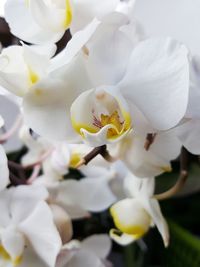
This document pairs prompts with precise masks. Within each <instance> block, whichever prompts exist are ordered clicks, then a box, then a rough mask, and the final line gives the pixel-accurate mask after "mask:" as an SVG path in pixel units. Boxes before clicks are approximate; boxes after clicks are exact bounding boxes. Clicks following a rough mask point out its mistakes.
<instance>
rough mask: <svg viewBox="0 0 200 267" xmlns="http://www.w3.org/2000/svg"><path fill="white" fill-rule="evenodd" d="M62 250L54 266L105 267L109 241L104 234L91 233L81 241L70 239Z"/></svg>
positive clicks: (109, 247) (109, 245) (109, 248)
mask: <svg viewBox="0 0 200 267" xmlns="http://www.w3.org/2000/svg"><path fill="white" fill-rule="evenodd" d="M62 250H63V251H62V254H61V256H60V257H58V261H57V265H56V267H70V266H76V267H89V266H95V267H106V266H108V265H107V264H108V262H107V261H106V258H107V256H108V255H109V253H110V250H111V241H110V238H109V237H108V236H107V235H105V234H99V235H92V236H90V237H88V238H86V239H84V240H83V241H82V242H80V241H78V240H72V241H71V242H69V243H68V244H66V245H65V246H64V247H63V249H62Z"/></svg>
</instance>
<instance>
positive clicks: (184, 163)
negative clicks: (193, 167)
mask: <svg viewBox="0 0 200 267" xmlns="http://www.w3.org/2000/svg"><path fill="white" fill-rule="evenodd" d="M188 165H189V157H188V151H187V150H186V149H185V148H184V147H183V148H182V150H181V156H180V176H179V179H178V181H177V182H176V184H175V185H174V186H173V187H172V188H170V189H169V190H168V191H166V192H164V193H161V194H157V195H154V198H155V199H157V200H159V201H160V200H165V199H169V198H171V197H173V196H175V195H176V194H177V193H178V192H179V191H181V190H182V188H183V187H184V186H185V183H186V181H187V178H188Z"/></svg>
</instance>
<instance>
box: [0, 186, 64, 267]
mask: <svg viewBox="0 0 200 267" xmlns="http://www.w3.org/2000/svg"><path fill="white" fill-rule="evenodd" d="M47 197H48V193H47V191H46V189H45V188H43V187H38V186H19V187H17V188H11V189H8V190H5V191H3V192H1V194H0V199H1V201H0V205H1V211H2V212H1V216H0V240H1V256H3V257H4V256H5V257H6V258H7V259H9V260H10V261H11V262H12V263H13V264H14V265H15V266H18V265H20V263H21V260H22V258H23V252H24V248H25V246H26V244H28V245H31V247H32V248H33V249H34V251H35V252H36V254H37V255H38V256H39V257H40V258H41V259H42V260H43V261H44V262H45V263H46V264H47V266H50V267H54V266H55V261H56V258H57V255H58V253H59V252H60V249H61V239H60V236H59V234H58V231H57V229H56V227H55V225H54V222H53V216H52V213H51V210H50V208H49V207H48V205H47V204H46V202H45V200H46V199H47ZM27 242H28V243H27Z"/></svg>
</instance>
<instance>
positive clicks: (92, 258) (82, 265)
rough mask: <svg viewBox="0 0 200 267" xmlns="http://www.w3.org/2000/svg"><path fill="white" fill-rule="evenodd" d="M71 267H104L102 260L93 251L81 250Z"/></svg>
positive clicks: (70, 264)
mask: <svg viewBox="0 0 200 267" xmlns="http://www.w3.org/2000/svg"><path fill="white" fill-rule="evenodd" d="M69 266H70V267H93V266H95V267H104V265H103V263H102V262H101V260H100V259H99V258H98V257H97V256H96V255H95V254H94V253H92V252H91V251H88V250H83V249H81V250H80V251H78V252H77V253H76V255H75V256H74V257H73V258H72V259H71V260H70V262H69Z"/></svg>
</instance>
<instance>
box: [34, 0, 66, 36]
mask: <svg viewBox="0 0 200 267" xmlns="http://www.w3.org/2000/svg"><path fill="white" fill-rule="evenodd" d="M29 8H30V11H31V15H32V16H33V19H34V20H35V21H36V23H37V24H38V25H39V26H40V27H41V28H42V29H43V31H44V32H45V31H49V30H50V31H52V32H62V33H63V34H64V32H65V30H66V28H65V27H64V24H65V16H66V14H65V9H60V8H56V6H55V5H52V6H49V5H47V4H46V3H45V1H44V0H30V3H29ZM52 34H53V33H52Z"/></svg>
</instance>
